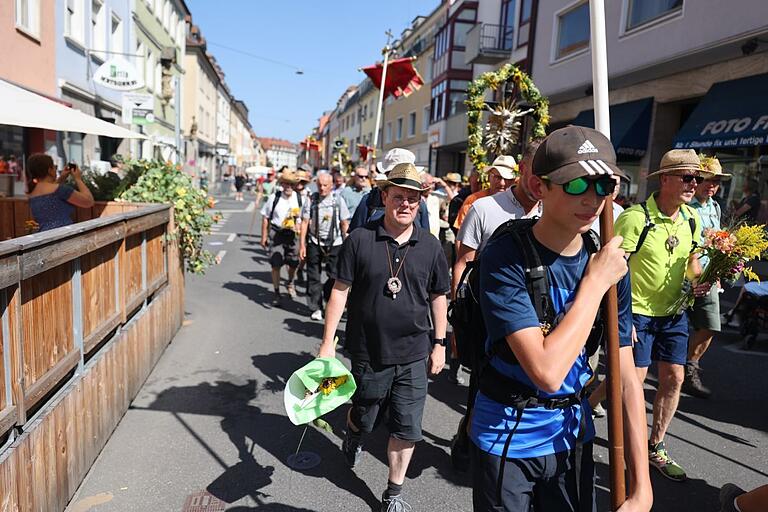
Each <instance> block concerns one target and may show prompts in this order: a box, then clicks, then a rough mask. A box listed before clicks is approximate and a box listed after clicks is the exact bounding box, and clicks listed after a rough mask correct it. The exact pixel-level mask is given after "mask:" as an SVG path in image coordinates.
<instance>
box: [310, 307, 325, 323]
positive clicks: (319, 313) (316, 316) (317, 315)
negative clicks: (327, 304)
mask: <svg viewBox="0 0 768 512" xmlns="http://www.w3.org/2000/svg"><path fill="white" fill-rule="evenodd" d="M309 318H311V319H312V320H317V321H318V322H322V321H323V312H322V311H321V310H319V309H318V310H317V311H315V312H314V313H312V314H311V315H310V316H309Z"/></svg>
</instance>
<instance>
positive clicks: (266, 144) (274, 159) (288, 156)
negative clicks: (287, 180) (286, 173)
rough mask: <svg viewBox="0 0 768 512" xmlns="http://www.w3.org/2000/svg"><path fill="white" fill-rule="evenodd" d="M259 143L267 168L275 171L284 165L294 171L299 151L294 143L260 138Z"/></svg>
mask: <svg viewBox="0 0 768 512" xmlns="http://www.w3.org/2000/svg"><path fill="white" fill-rule="evenodd" d="M259 142H260V143H261V147H263V148H264V152H265V154H266V155H267V166H269V167H272V168H273V169H276V170H279V169H280V168H281V167H283V166H284V165H287V166H288V168H289V169H296V165H297V163H298V155H299V151H298V149H297V148H296V145H295V144H294V143H292V142H289V141H287V140H284V139H272V138H269V137H261V138H259Z"/></svg>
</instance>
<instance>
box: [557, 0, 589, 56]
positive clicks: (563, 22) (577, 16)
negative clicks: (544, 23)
mask: <svg viewBox="0 0 768 512" xmlns="http://www.w3.org/2000/svg"><path fill="white" fill-rule="evenodd" d="M588 46H589V4H588V3H586V2H585V3H582V4H579V5H577V6H576V7H574V8H572V9H570V10H568V11H566V12H564V13H562V14H559V15H558V16H557V46H556V48H557V54H556V55H555V58H556V59H561V58H563V57H566V56H568V55H570V54H572V53H574V52H576V51H579V50H581V49H583V48H587V47H588Z"/></svg>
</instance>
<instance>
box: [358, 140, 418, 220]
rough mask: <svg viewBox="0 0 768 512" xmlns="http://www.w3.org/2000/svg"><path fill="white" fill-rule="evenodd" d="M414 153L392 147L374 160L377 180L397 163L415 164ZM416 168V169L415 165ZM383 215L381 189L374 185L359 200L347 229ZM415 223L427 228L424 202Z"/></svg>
mask: <svg viewBox="0 0 768 512" xmlns="http://www.w3.org/2000/svg"><path fill="white" fill-rule="evenodd" d="M415 162H416V155H414V154H413V153H412V152H410V151H408V150H407V149H403V148H392V149H390V150H389V151H387V153H386V154H385V155H384V158H383V159H382V160H381V161H380V162H376V170H378V171H379V175H377V176H376V179H377V181H381V180H384V179H386V177H387V175H388V174H389V173H390V171H392V169H394V167H395V166H396V165H397V164H402V163H408V164H415ZM417 170H420V169H418V167H417ZM383 215H384V203H382V201H381V189H380V188H379V187H374V188H373V189H371V191H370V192H368V193H367V194H366V195H365V196H363V198H362V199H361V200H360V204H359V205H358V207H357V210H355V214H354V216H353V217H352V220H351V221H350V223H349V231H350V232H352V230H354V229H356V228H359V227H360V226H364V225H365V224H367V223H368V222H370V221H372V220H376V219H380V218H381V217H382V216H383ZM415 222H416V225H417V226H419V227H420V228H423V229H426V230H429V212H428V211H427V205H426V204H423V203H422V204H420V205H419V211H418V213H417V215H416V221H415Z"/></svg>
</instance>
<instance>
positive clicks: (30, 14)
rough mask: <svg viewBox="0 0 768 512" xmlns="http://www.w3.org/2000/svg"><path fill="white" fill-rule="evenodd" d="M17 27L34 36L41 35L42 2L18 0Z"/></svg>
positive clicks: (38, 0)
mask: <svg viewBox="0 0 768 512" xmlns="http://www.w3.org/2000/svg"><path fill="white" fill-rule="evenodd" d="M16 26H17V27H18V28H20V29H22V30H23V31H24V32H27V33H28V34H31V35H33V36H39V35H40V0H16Z"/></svg>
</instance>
